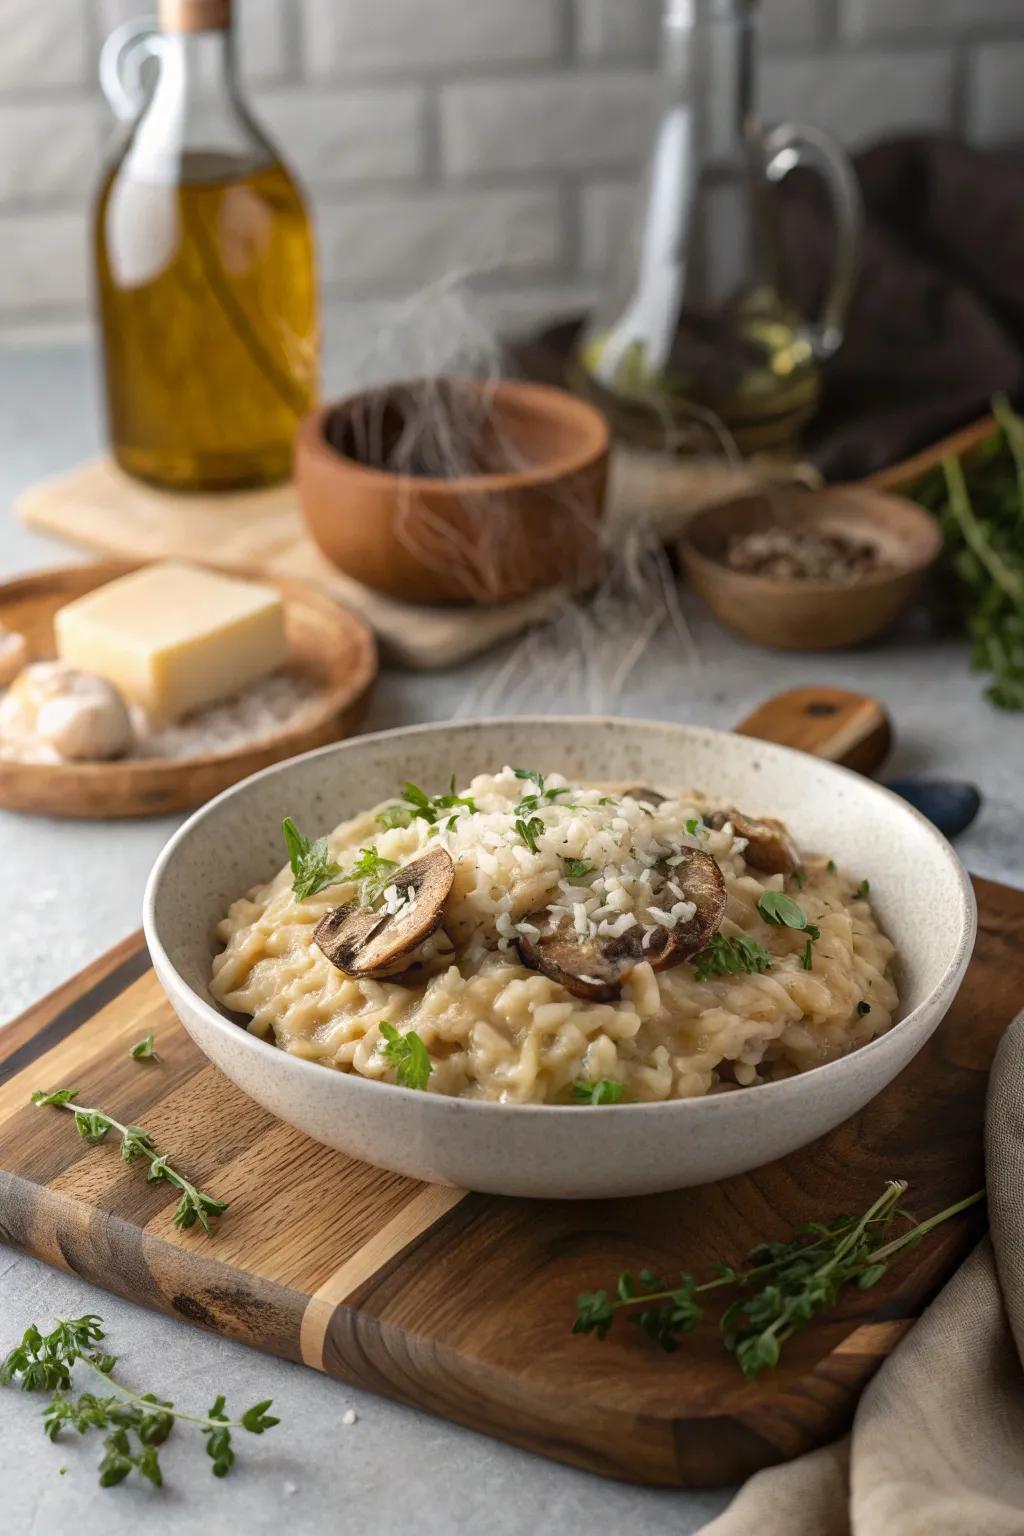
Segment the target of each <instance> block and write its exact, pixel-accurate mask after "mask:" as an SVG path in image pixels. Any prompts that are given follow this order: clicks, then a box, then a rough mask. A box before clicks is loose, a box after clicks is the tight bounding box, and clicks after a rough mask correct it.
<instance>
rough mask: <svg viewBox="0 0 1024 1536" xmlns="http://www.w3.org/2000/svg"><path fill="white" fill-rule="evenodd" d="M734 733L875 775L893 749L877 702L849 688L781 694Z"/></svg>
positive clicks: (868, 695)
mask: <svg viewBox="0 0 1024 1536" xmlns="http://www.w3.org/2000/svg"><path fill="white" fill-rule="evenodd" d="M736 731H737V733H738V734H739V735H740V736H756V737H757V738H758V739H759V740H760V741H777V742H778V743H779V745H780V746H783V747H796V748H797V750H798V751H800V752H810V753H811V754H812V756H814V757H825V758H828V760H829V762H831V763H842V764H843V766H844V767H845V768H855V769H856V770H857V772H858V773H875V772H876V771H877V769H879V768H880V767H881V765H882V763H883V762H884V761H885V759H886V757H887V756H888V753H889V748H890V747H891V745H892V726H891V725H890V723H889V717H888V715H887V714H886V712H885V710H884V709H883V708H882V706H881V704H880V703H879V702H878V700H877V699H873V698H872V697H871V696H870V694H867V693H851V692H849V690H848V689H846V688H826V687H819V688H791V689H789V691H788V692H787V693H777V694H776V695H775V697H774V698H771V699H767V700H766V701H765V703H764V704H761V705H759V706H758V708H757V709H755V710H754V712H753V714H750V715H747V717H746V719H744V720H741V721H740V723H739V725H737V727H736Z"/></svg>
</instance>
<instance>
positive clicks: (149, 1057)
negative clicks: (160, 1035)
mask: <svg viewBox="0 0 1024 1536" xmlns="http://www.w3.org/2000/svg"><path fill="white" fill-rule="evenodd" d="M128 1054H129V1056H130V1057H131V1058H132V1061H159V1060H160V1057H159V1055H158V1054H157V1049H156V1036H155V1035H146V1037H145V1039H143V1040H136V1042H135V1044H134V1045H133V1046H132V1048H131V1050H130V1051H129V1052H128Z"/></svg>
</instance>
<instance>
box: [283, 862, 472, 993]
mask: <svg viewBox="0 0 1024 1536" xmlns="http://www.w3.org/2000/svg"><path fill="white" fill-rule="evenodd" d="M454 879H455V865H454V864H453V863H452V861H451V856H450V855H449V854H448V853H447V852H446V850H445V849H444V848H433V849H431V851H430V853H428V854H425V855H424V856H423V858H421V859H414V860H413V862H412V863H411V864H406V865H405V866H404V867H403V868H402V869H400V870H399V871H398V873H397V874H396V875H395V878H394V879H393V880H392V882H391V884H392V885H393V886H394V887H395V888H396V890H397V891H398V893H399V895H402V896H406V897H407V900H406V902H405V903H404V904H403V905H402V906H401V907H400V908H399V910H398V911H397V912H395V913H394V914H392V913H390V912H371V911H369V910H368V909H367V908H366V907H361V906H359V905H357V904H356V903H355V902H349V903H348V905H347V906H344V907H335V909H334V911H333V912H328V914H327V916H326V917H324V918H322V919H321V921H320V922H319V923H317V925H316V928H315V930H314V933H313V942H314V943H315V944H317V945H318V946H319V948H320V949H322V950H323V952H324V954H325V955H326V956H327V958H328V960H329V961H330V962H331V964H332V965H334V966H337V968H338V970H339V971H344V973H345V975H346V976H393V975H395V974H397V973H398V972H399V971H403V970H405V969H407V967H408V966H409V965H410V964H411V962H412V956H413V952H414V951H415V950H416V949H417V948H418V947H419V945H420V944H422V943H423V940H424V939H427V938H429V937H430V935H431V934H432V933H433V932H434V930H435V928H437V927H438V925H439V923H440V921H441V916H442V913H443V911H444V904H445V901H446V900H447V897H448V892H449V891H450V890H451V888H452V881H453V880H454Z"/></svg>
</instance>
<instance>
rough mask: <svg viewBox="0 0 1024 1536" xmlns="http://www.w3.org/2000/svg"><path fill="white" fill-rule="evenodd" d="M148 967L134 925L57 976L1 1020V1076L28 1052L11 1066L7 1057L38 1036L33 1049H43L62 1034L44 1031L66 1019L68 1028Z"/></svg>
mask: <svg viewBox="0 0 1024 1536" xmlns="http://www.w3.org/2000/svg"><path fill="white" fill-rule="evenodd" d="M143 955H144V956H145V963H144V964H141V965H140V964H139V959H140V957H141V956H143ZM148 967H149V951H148V950H147V949H146V940H145V937H144V935H143V932H142V929H141V928H139V929H137V930H136V932H135V933H130V934H129V935H128V936H127V938H124V939H122V940H121V941H120V943H118V944H115V945H114V946H113V948H111V949H108V950H106V951H105V953H103V954H101V955H100V956H98V958H97V959H95V960H93V961H91V962H90V964H89V965H87V966H85V967H84V969H83V970H80V971H76V972H75V974H74V975H73V976H70V977H69V978H68V980H67V981H64V982H61V984H60V986H58V987H55V988H54V990H53V991H52V992H50V993H48V994H47V995H46V996H45V997H43V998H41V999H40V1000H39V1002H37V1003H33V1004H32V1005H31V1006H30V1007H28V1008H26V1009H25V1011H24V1012H23V1013H20V1014H18V1015H17V1016H16V1017H15V1018H13V1019H11V1020H10V1021H9V1022H8V1023H6V1024H4V1025H2V1026H0V1082H3V1081H4V1080H5V1079H6V1078H8V1077H13V1076H14V1073H15V1071H21V1069H22V1067H24V1066H27V1065H28V1064H29V1061H30V1060H31V1055H27V1054H26V1055H25V1056H24V1059H22V1060H20V1061H19V1063H18V1065H17V1066H14V1067H12V1065H11V1062H12V1058H14V1057H18V1056H21V1054H22V1053H25V1052H27V1049H28V1048H29V1047H30V1046H31V1045H32V1044H34V1043H37V1042H39V1049H38V1051H35V1052H33V1053H32V1054H33V1055H42V1054H43V1052H44V1051H45V1050H49V1049H50V1046H51V1045H53V1044H56V1041H57V1039H59V1038H61V1036H60V1035H59V1034H58V1035H57V1036H56V1037H55V1038H54V1039H52V1040H48V1041H47V1040H44V1039H43V1036H44V1035H45V1032H46V1031H48V1030H51V1029H53V1028H54V1026H57V1027H58V1028H60V1027H61V1025H62V1024H67V1026H68V1027H67V1029H66V1033H68V1034H70V1033H71V1032H72V1030H73V1029H75V1028H77V1026H78V1023H84V1022H85V1019H86V1017H88V1015H89V1014H90V1013H93V1012H96V1011H98V1010H99V1009H100V1008H102V1007H103V1006H104V1005H105V1004H106V1003H108V1002H110V1001H111V1000H112V999H113V998H115V997H117V996H118V995H119V993H121V992H123V991H124V990H125V989H126V988H127V987H129V986H130V985H131V984H132V982H133V981H137V980H138V977H139V976H140V975H141V974H142V972H143V971H144V970H146V969H148ZM83 1010H84V1011H83Z"/></svg>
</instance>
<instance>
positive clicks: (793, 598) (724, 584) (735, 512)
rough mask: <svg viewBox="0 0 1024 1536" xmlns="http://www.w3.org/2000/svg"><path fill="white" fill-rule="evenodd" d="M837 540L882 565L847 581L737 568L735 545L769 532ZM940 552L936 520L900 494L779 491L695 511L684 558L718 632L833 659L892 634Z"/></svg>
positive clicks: (853, 488) (845, 489)
mask: <svg viewBox="0 0 1024 1536" xmlns="http://www.w3.org/2000/svg"><path fill="white" fill-rule="evenodd" d="M780 525H781V526H782V527H785V528H787V529H789V530H790V531H793V532H798V533H799V532H806V531H811V530H813V531H814V532H815V533H824V534H837V535H841V536H843V537H845V538H846V539H848V540H850V541H852V542H854V543H858V544H870V545H873V546H874V547H875V548H876V549H877V551H878V555H879V558H880V561H881V563H880V564H879V565H878V567H877V568H874V569H871V570H869V571H867V572H865V573H863V574H859V575H854V576H852V577H850V578H849V579H848V580H845V581H829V580H823V579H808V578H805V577H778V576H768V575H763V574H752V573H750V572H746V571H738V570H734V569H732V568H731V567H730V566H729V565H728V564H727V551H728V549H729V546H730V543H731V542H732V540H733V539H734V538H737V537H743V536H744V535H745V534H748V533H751V532H754V531H761V530H764V529H768V528H773V527H778V526H780ZM941 549H942V534H941V532H940V530H939V527H938V524H937V523H936V522H935V520H934V519H933V518H932V517H931V516H930V515H929V514H928V513H927V512H925V511H924V510H923V509H922V508H921V507H918V506H917V505H915V503H914V502H912V501H907V500H906V499H905V498H903V497H902V496H890V495H887V494H885V493H884V492H882V491H876V490H872V489H871V488H870V487H868V486H859V485H849V486H834V487H830V488H828V489H826V490H822V491H806V490H801V489H799V488H790V487H778V486H773V487H772V488H771V489H770V490H768V491H759V492H757V493H755V494H752V495H749V496H744V497H741V498H739V499H737V500H735V501H730V502H724V503H722V504H721V505H719V506H717V507H709V508H708V509H707V510H706V511H705V512H701V513H699V514H698V515H697V516H696V517H695V518H694V519H693V520H692V522H691V523H690V524H689V525H688V526H687V529H686V532H685V533H684V534H683V537H682V539H681V540H680V544H679V551H680V555H681V558H682V561H683V565H684V567H685V570H686V574H687V575H688V577H689V579H690V582H691V584H692V586H693V588H694V591H696V592H698V593H699V594H700V596H701V597H702V598H703V599H704V601H705V602H706V603H707V605H708V607H709V608H710V609H711V611H712V613H713V614H714V615H715V617H716V618H717V619H719V620H720V622H721V623H722V624H725V625H726V626H727V627H728V628H729V629H733V630H735V631H736V632H737V634H740V635H744V636H746V638H747V639H748V640H755V641H757V642H758V644H760V645H774V646H779V647H781V648H782V649H785V650H795V651H828V650H836V649H838V648H840V647H843V646H850V645H860V644H862V643H863V642H864V641H866V640H871V639H873V638H874V637H875V636H876V635H879V634H881V633H882V632H883V631H884V630H886V629H887V628H888V627H889V626H890V625H891V624H892V623H894V621H895V620H896V619H897V618H898V617H899V616H900V614H901V613H902V612H903V611H904V610H905V609H906V608H907V606H908V605H909V604H910V603H911V602H912V601H913V599H914V598H915V597H916V596H917V594H918V592H919V591H920V589H921V586H922V584H923V582H924V579H925V577H926V575H927V573H928V570H929V569H930V567H931V566H932V565H933V564H934V563H935V560H936V559H937V558H938V555H939V552H940V551H941Z"/></svg>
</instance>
